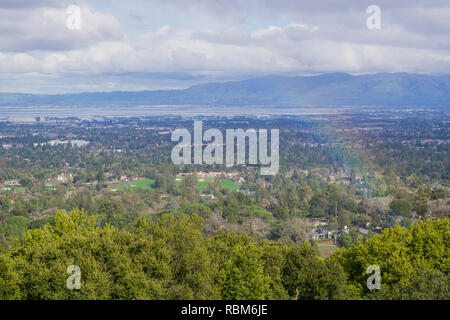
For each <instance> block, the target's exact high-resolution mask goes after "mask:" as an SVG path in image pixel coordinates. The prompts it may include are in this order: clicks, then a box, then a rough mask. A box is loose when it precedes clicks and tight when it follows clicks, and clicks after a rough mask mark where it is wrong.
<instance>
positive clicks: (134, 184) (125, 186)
mask: <svg viewBox="0 0 450 320" xmlns="http://www.w3.org/2000/svg"><path fill="white" fill-rule="evenodd" d="M154 184H155V180H153V179H148V178H144V179H140V180H136V181H131V182H124V183H122V184H120V185H118V186H112V187H110V188H109V190H122V191H130V190H143V189H153V185H154Z"/></svg>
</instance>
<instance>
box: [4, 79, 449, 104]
mask: <svg viewBox="0 0 450 320" xmlns="http://www.w3.org/2000/svg"><path fill="white" fill-rule="evenodd" d="M0 105H1V106H81V105H82V106H112V105H113V106H137V105H219V106H220V105H223V106H238V105H259V106H289V107H311V106H362V105H365V106H367V105H370V106H392V107H396V106H424V107H425V106H430V107H450V75H421V74H408V73H378V74H370V75H350V74H346V73H327V74H322V75H316V76H297V77H287V76H277V75H272V76H265V77H260V78H253V79H248V80H243V81H230V82H217V83H205V84H199V85H194V86H191V87H189V88H187V89H183V90H146V91H114V92H93V93H75V94H24V93H0Z"/></svg>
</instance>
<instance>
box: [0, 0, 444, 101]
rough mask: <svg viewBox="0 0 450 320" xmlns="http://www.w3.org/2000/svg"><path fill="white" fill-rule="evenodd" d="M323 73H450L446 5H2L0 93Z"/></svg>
mask: <svg viewBox="0 0 450 320" xmlns="http://www.w3.org/2000/svg"><path fill="white" fill-rule="evenodd" d="M73 5H75V6H77V7H78V8H79V9H80V11H79V17H80V19H79V20H77V19H75V20H73V18H74V15H73V11H70V12H68V11H67V10H68V8H69V6H73ZM371 5H375V6H377V7H378V8H379V9H380V15H379V20H373V13H374V12H373V11H370V12H369V13H368V12H367V9H368V7H369V6H371ZM368 19H369V22H373V21H379V22H380V24H379V28H369V27H368V25H367V20H368ZM68 20H69V27H68ZM73 21H81V22H80V24H79V27H80V28H73V26H74V24H73ZM372 25H373V23H372ZM75 26H77V25H76V24H75ZM327 72H347V73H351V74H367V73H378V72H409V73H426V74H450V1H449V0H370V1H366V0H340V1H336V0H314V1H312V0H308V1H303V0H226V1H225V0H222V1H214V0H127V1H113V0H77V1H75V0H67V1H66V0H62V1H56V0H41V1H39V0H0V92H28V93H66V92H88V91H117V90H127V91H134V90H156V89H174V88H186V87H189V86H190V85H193V84H198V83H204V82H212V81H230V80H242V79H248V78H253V77H258V76H264V75H271V74H279V75H287V76H295V75H311V74H320V73H327Z"/></svg>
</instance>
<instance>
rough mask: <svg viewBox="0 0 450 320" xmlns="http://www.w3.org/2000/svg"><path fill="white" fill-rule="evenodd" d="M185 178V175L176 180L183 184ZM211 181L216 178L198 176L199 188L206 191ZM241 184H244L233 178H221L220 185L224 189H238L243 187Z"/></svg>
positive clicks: (177, 183)
mask: <svg viewBox="0 0 450 320" xmlns="http://www.w3.org/2000/svg"><path fill="white" fill-rule="evenodd" d="M183 180H184V178H183V177H177V178H176V182H175V183H176V185H177V186H181V185H182V183H183ZM211 181H214V178H198V182H197V188H198V189H199V190H200V191H204V190H205V189H206V187H207V186H208V183H210V182H211ZM241 185H242V183H240V182H234V181H233V180H231V179H220V186H221V187H222V188H224V189H228V190H234V191H238V190H240V189H241Z"/></svg>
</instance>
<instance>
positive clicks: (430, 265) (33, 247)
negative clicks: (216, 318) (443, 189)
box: [0, 209, 450, 299]
mask: <svg viewBox="0 0 450 320" xmlns="http://www.w3.org/2000/svg"><path fill="white" fill-rule="evenodd" d="M203 229H204V221H203V220H202V219H201V218H200V217H199V216H197V215H195V214H194V215H192V216H188V215H183V216H181V217H179V218H174V217H173V216H169V215H164V216H163V217H161V219H159V220H158V221H157V222H152V223H147V222H145V220H144V219H142V218H141V219H139V220H138V221H137V222H136V224H135V226H134V228H133V230H132V231H126V230H120V229H117V228H115V227H113V226H111V225H109V224H108V225H106V226H104V227H95V221H94V218H93V217H92V216H91V217H89V216H88V215H87V214H86V212H85V211H84V210H78V209H74V210H72V211H71V212H69V213H68V214H63V213H62V212H58V213H57V214H56V215H55V219H54V224H52V225H48V226H46V227H45V228H43V229H35V230H29V231H27V232H26V233H25V235H24V237H23V239H22V240H20V241H18V242H17V243H15V244H14V245H13V247H12V248H11V250H8V251H5V250H3V251H2V252H1V253H0V298H1V299H449V298H450V276H449V274H448V271H449V268H450V254H449V250H450V220H449V219H443V220H435V221H427V222H421V223H418V224H416V225H414V226H412V227H411V228H410V229H406V228H403V227H399V226H397V227H395V228H392V229H386V230H384V231H383V234H382V235H376V236H374V237H373V238H370V239H368V240H366V241H365V242H364V243H363V242H357V243H355V244H354V245H353V246H351V247H350V248H349V249H340V250H339V251H337V252H336V253H334V254H333V255H332V256H331V257H329V258H326V259H324V258H321V257H319V256H318V255H317V254H316V252H315V249H314V247H313V246H311V245H310V244H309V242H304V243H302V244H300V245H291V246H288V245H285V244H283V243H281V242H274V241H267V240H260V241H255V240H253V239H252V238H251V237H249V236H247V235H245V234H242V233H241V234H236V233H232V232H218V233H217V234H215V235H214V236H208V235H205V234H204V232H203ZM70 265H76V266H79V268H80V270H81V286H80V289H79V290H68V289H67V288H66V279H67V278H68V277H69V275H68V274H67V272H66V271H67V267H68V266H70ZM370 265H376V266H379V267H380V270H381V286H382V287H381V289H380V290H372V291H371V290H368V289H367V286H366V280H367V278H368V276H369V275H368V274H367V273H366V270H367V267H369V266H370Z"/></svg>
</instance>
